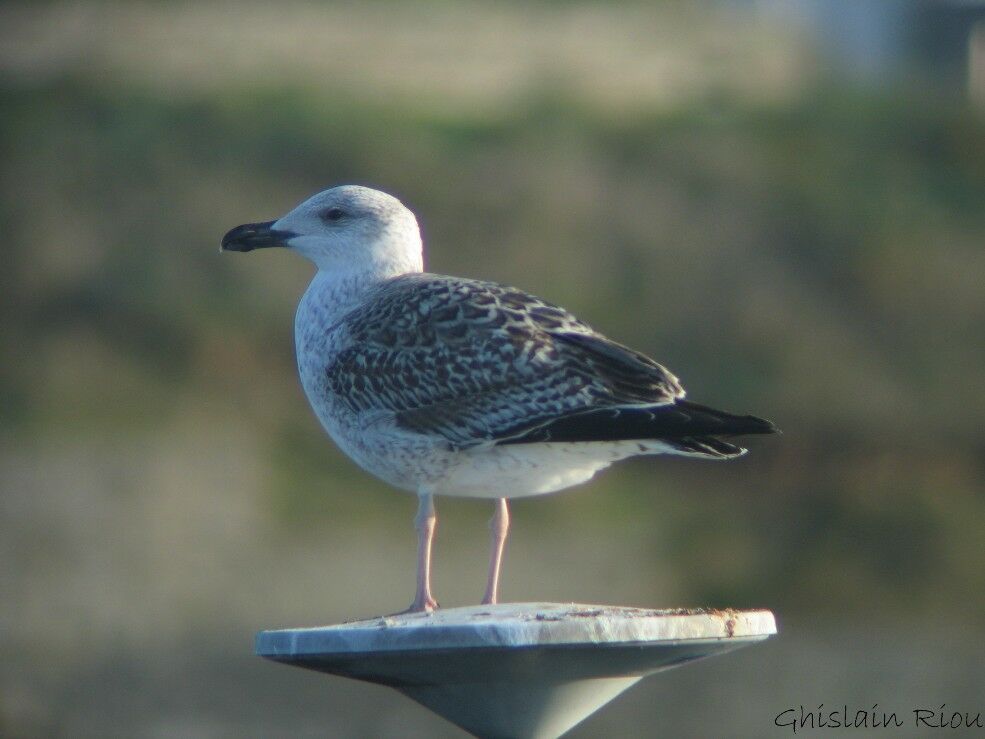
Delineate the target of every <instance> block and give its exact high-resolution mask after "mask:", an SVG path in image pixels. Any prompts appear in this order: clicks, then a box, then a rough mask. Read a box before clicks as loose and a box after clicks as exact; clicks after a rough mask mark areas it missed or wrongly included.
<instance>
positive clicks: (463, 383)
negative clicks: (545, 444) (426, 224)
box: [326, 274, 684, 448]
mask: <svg viewBox="0 0 985 739" xmlns="http://www.w3.org/2000/svg"><path fill="white" fill-rule="evenodd" d="M343 322H344V323H345V325H346V327H347V329H348V333H349V337H350V341H349V346H348V348H346V349H344V350H343V351H342V352H341V353H340V354H339V355H338V357H337V359H336V360H335V361H334V362H333V364H332V365H331V366H330V367H328V368H326V373H327V377H328V381H329V386H330V388H331V390H332V391H333V392H334V393H335V394H336V395H337V397H338V398H340V399H341V400H342V402H343V403H345V404H346V405H347V406H348V407H349V408H350V410H352V411H354V412H357V413H359V412H367V411H380V410H385V411H391V412H393V413H394V414H395V417H396V421H397V423H398V424H399V425H400V426H402V427H403V428H405V429H407V430H409V431H415V432H418V433H422V434H428V435H437V436H440V437H442V438H443V439H445V440H447V441H448V442H449V443H450V444H452V445H454V446H456V447H460V448H464V447H468V446H474V445H477V444H484V443H490V442H497V441H504V440H507V439H510V438H514V437H517V436H519V435H522V434H524V433H526V432H528V431H530V430H531V429H534V428H537V427H538V426H540V425H543V424H545V423H548V422H550V421H551V420H553V419H557V418H559V417H563V416H566V415H568V414H573V413H580V412H585V411H588V410H592V409H604V408H614V407H625V406H633V405H644V406H655V405H662V404H667V403H670V402H673V400H674V399H676V398H679V397H682V396H683V394H684V391H683V389H682V388H681V386H680V384H679V383H678V381H677V379H676V378H675V377H674V376H673V375H672V374H671V373H670V372H668V371H667V370H666V369H664V368H663V367H661V366H660V365H659V364H657V363H656V362H654V361H653V360H651V359H649V358H648V357H645V356H644V355H642V354H639V353H638V352H635V351H633V350H631V349H628V348H626V347H624V346H621V345H619V344H616V343H614V342H611V341H609V340H608V339H606V338H605V337H604V336H602V335H601V334H598V333H597V332H595V331H594V330H593V329H591V328H590V327H589V326H587V325H586V324H584V323H582V322H581V321H579V320H578V319H577V318H575V317H574V316H572V315H571V314H570V313H568V312H567V311H565V310H564V309H563V308H559V307H558V306H555V305H551V304H550V303H546V302H545V301H542V300H540V299H539V298H536V297H534V296H532V295H528V294H527V293H524V292H522V291H520V290H517V289H515V288H510V287H505V286H503V285H498V284H495V283H489V282H478V281H473V280H465V279H459V278H452V277H443V276H438V275H427V274H424V275H408V276H404V277H400V278H396V279H395V280H392V281H391V282H390V283H388V284H387V285H386V286H384V287H382V288H381V289H380V291H379V292H378V293H377V294H376V295H374V296H373V298H372V299H371V300H368V301H367V302H366V304H365V306H364V307H363V308H360V309H358V310H356V311H355V312H353V313H351V314H350V315H348V316H347V317H346V318H345V319H344V321H343Z"/></svg>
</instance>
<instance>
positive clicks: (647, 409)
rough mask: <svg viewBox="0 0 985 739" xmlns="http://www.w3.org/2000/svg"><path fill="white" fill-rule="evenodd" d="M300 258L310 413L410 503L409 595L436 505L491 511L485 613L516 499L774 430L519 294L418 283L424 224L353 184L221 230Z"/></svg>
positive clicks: (449, 281) (249, 245)
mask: <svg viewBox="0 0 985 739" xmlns="http://www.w3.org/2000/svg"><path fill="white" fill-rule="evenodd" d="M270 246H282V247H287V248H290V249H292V250H294V251H296V252H299V253H300V254H301V255H303V256H305V257H307V258H308V259H310V260H311V261H312V262H314V264H315V266H316V267H317V269H318V271H317V273H316V274H315V276H314V279H313V280H312V281H311V284H310V285H309V286H308V289H307V290H306V291H305V293H304V296H303V297H302V298H301V303H300V305H299V306H298V311H297V316H296V318H295V324H294V336H295V342H296V344H297V359H298V370H299V373H300V375H301V384H302V385H303V387H304V391H305V394H306V395H307V397H308V400H309V402H310V403H311V407H312V409H313V410H314V412H315V414H316V415H317V416H318V419H319V420H320V421H321V423H322V425H323V426H324V427H325V429H326V431H328V433H329V435H330V436H331V437H332V439H334V440H335V443H336V444H338V446H339V447H340V448H341V449H342V450H343V451H344V452H345V453H346V454H348V455H349V456H350V457H351V458H352V459H353V460H355V462H356V463H357V464H359V466H361V467H362V468H363V469H365V470H366V471H367V472H370V473H371V474H374V475H376V476H378V477H380V478H382V479H383V480H385V481H387V482H389V483H390V484H392V485H394V486H396V487H398V488H403V489H405V490H409V491H412V492H414V493H417V495H418V498H419V503H418V511H417V517H416V519H415V525H416V528H417V531H418V567H417V571H418V574H417V592H416V596H415V598H414V602H413V604H412V605H411V607H410V609H409V610H411V611H422V610H423V611H430V610H433V609H435V608H437V607H438V603H437V601H435V599H434V597H433V596H432V594H431V581H430V569H431V542H432V540H433V537H434V528H435V521H436V517H435V510H434V496H435V495H458V496H465V497H473V498H492V499H495V512H494V515H493V518H492V521H491V529H492V553H491V556H490V561H489V573H488V578H487V582H486V591H485V595H484V597H483V599H482V602H483V603H495V602H496V595H497V589H498V583H499V570H500V564H501V562H502V556H503V546H504V544H505V541H506V532H507V529H508V527H509V512H508V509H507V504H506V501H507V499H508V498H516V497H523V496H530V495H541V494H543V493H552V492H555V491H557V490H561V489H563V488H567V487H570V486H571V485H576V484H578V483H581V482H585V481H586V480H588V479H589V478H591V477H592V476H593V475H594V474H595V473H596V472H598V471H599V470H601V469H604V468H605V467H608V466H609V465H610V464H612V463H613V462H615V461H618V460H620V459H625V458H626V457H632V456H635V455H639V454H679V455H684V456H689V457H700V458H703V459H732V458H734V457H738V456H740V455H742V454H744V453H745V450H744V449H742V448H741V447H738V446H735V445H733V444H731V443H730V442H728V441H725V440H723V438H722V437H730V436H736V435H740V434H766V433H772V432H774V431H775V430H776V428H775V427H774V426H773V424H772V423H770V422H769V421H765V420H763V419H761V418H756V417H755V416H735V415H732V414H730V413H724V412H722V411H717V410H714V409H712V408H707V407H705V406H701V405H698V404H696V403H691V402H690V401H687V400H685V399H684V388H683V387H681V384H680V382H678V380H677V378H676V377H675V376H674V375H673V374H671V373H670V372H669V371H668V370H667V369H666V368H664V367H663V366H661V365H659V364H657V363H656V362H654V361H653V360H652V359H650V358H649V357H647V356H645V355H643V354H640V353H639V352H636V351H633V350H632V349H629V348H627V347H625V346H622V345H621V344H617V343H616V342H614V341H611V340H609V339H607V338H606V337H605V336H603V335H602V334H600V333H599V332H597V331H595V330H594V329H592V328H591V327H590V326H588V325H587V324H585V323H583V322H581V321H580V320H578V319H577V318H575V317H574V316H573V315H571V313H569V312H568V311H566V310H564V309H563V308H560V307H558V306H556V305H552V304H551V303H548V302H546V301H543V300H541V299H540V298H536V297H534V296H532V295H529V294H527V293H525V292H523V291H521V290H517V289H516V288H512V287H505V286H503V285H499V284H496V283H493V282H482V281H479V280H469V279H464V278H460V277H448V276H445V275H436V274H428V273H425V272H424V271H423V269H424V264H423V247H422V244H421V236H420V231H419V229H418V226H417V220H416V219H415V217H414V214H413V213H411V212H410V211H409V210H408V209H407V208H405V207H404V206H403V204H401V203H400V201H399V200H397V199H396V198H394V197H392V196H390V195H387V194H386V193H382V192H379V191H377V190H371V189H369V188H366V187H359V186H354V185H346V186H342V187H336V188H333V189H330V190H326V191H324V192H321V193H318V194H317V195H315V196H313V197H311V198H309V199H308V200H306V201H305V202H303V203H301V204H300V205H299V206H298V207H297V208H295V209H294V210H292V211H291V212H290V213H288V214H287V215H285V216H284V217H283V218H280V219H279V220H276V221H269V222H265V223H249V224H246V225H243V226H238V227H237V228H234V229H232V230H231V231H229V232H228V233H227V234H226V235H225V236H224V237H223V239H222V248H223V249H224V250H230V251H252V250H253V249H259V248H263V247H270Z"/></svg>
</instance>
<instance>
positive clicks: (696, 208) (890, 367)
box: [0, 79, 985, 614]
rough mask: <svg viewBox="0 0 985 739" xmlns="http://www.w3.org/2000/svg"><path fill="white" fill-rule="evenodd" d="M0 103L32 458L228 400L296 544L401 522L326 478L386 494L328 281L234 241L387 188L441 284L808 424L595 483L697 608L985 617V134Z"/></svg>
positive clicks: (849, 109) (822, 119) (841, 110)
mask: <svg viewBox="0 0 985 739" xmlns="http://www.w3.org/2000/svg"><path fill="white" fill-rule="evenodd" d="M0 95H2V97H0V109H2V110H3V111H4V114H3V117H2V119H0V121H2V122H0V126H2V129H0V130H2V136H0V142H2V147H3V151H2V156H3V159H4V160H5V162H6V166H5V168H4V174H3V180H2V186H3V205H2V208H3V211H2V220H3V223H4V224H5V229H4V230H5V237H4V246H3V254H4V260H3V261H4V268H3V270H0V281H2V289H0V301H2V310H0V322H2V324H0V331H2V334H3V337H4V340H3V344H2V352H3V356H2V361H0V373H2V374H0V399H2V406H3V409H4V412H3V415H2V424H3V427H4V433H5V434H6V435H7V436H8V438H14V437H16V438H42V437H46V436H50V435H55V436H58V435H73V434H78V433H82V432H84V433H86V434H98V435H105V436H108V437H110V438H114V437H116V436H119V435H127V434H130V433H132V432H133V430H134V429H138V428H139V429H141V430H142V432H148V431H153V430H154V429H155V428H159V427H161V425H162V424H163V423H164V421H165V420H166V419H167V418H168V414H169V412H170V411H171V409H173V408H175V407H176V406H178V405H180V404H181V402H180V400H178V399H180V398H186V399H203V400H202V402H203V403H205V406H204V410H203V411H202V412H203V418H204V419H205V420H204V421H203V422H208V403H214V404H216V406H217V407H222V408H227V407H237V409H238V411H237V412H238V413H241V414H242V422H243V423H246V424H249V425H252V426H254V427H255V429H256V430H257V432H258V433H259V434H260V435H261V438H262V443H261V448H262V450H263V453H264V455H265V457H264V459H265V462H264V467H265V468H266V469H267V472H266V473H265V474H266V475H267V477H266V478H265V479H266V480H267V482H266V483H265V488H266V490H267V493H266V494H267V496H268V498H267V501H268V503H267V505H268V506H269V512H270V513H271V514H272V515H273V516H274V519H275V520H280V521H281V522H282V525H284V526H287V527H288V528H290V529H292V530H293V529H294V528H295V526H294V524H292V523H291V522H292V521H294V522H304V523H305V525H310V524H311V523H312V521H317V520H318V519H319V518H322V517H324V518H325V519H326V520H327V519H328V518H332V519H335V520H350V519H352V518H353V517H365V518H366V519H372V518H373V517H374V516H376V515H379V514H380V512H379V511H378V510H376V503H377V501H375V500H374V501H372V504H366V505H363V504H361V503H359V502H358V501H359V500H360V497H359V496H354V495H349V496H332V495H330V494H326V493H325V492H324V491H325V489H326V488H345V489H352V488H354V487H355V488H360V487H361V488H374V487H380V486H379V484H378V483H375V482H374V481H372V480H369V479H368V478H366V477H365V476H364V475H362V473H360V472H358V471H357V470H356V469H355V468H354V467H353V466H352V465H351V463H349V462H348V461H345V460H343V459H342V458H341V457H340V456H339V455H338V454H337V453H336V452H334V450H332V449H331V448H330V445H329V443H328V441H327V440H326V439H324V438H323V437H322V432H321V431H320V430H319V429H318V428H317V427H316V425H315V424H314V422H313V421H312V422H309V419H307V418H306V417H304V418H301V417H300V416H301V415H302V414H307V410H306V408H305V407H304V404H303V402H302V401H301V399H300V397H299V396H300V394H299V393H298V392H297V388H296V385H297V383H296V379H295V372H294V368H293V350H292V344H291V314H292V310H293V307H294V305H295V302H296V299H297V297H298V295H299V294H300V291H301V290H302V288H303V285H304V280H305V278H306V275H307V268H306V266H304V265H302V264H299V263H297V262H294V261H292V259H291V258H290V257H288V255H285V254H276V255H267V254H264V255H252V256H250V257H248V258H240V257H237V256H229V255H224V256H222V257H221V258H220V256H219V255H218V254H217V248H216V245H217V243H218V239H219V236H220V235H221V233H222V232H223V230H224V229H225V228H227V227H229V226H232V225H235V224H237V223H240V222H243V221H247V220H259V219H262V218H270V217H274V216H276V215H277V214H279V213H281V212H283V211H285V210H287V209H288V208H290V207H291V206H292V205H293V204H294V203H295V202H297V201H298V200H300V199H301V198H303V197H305V196H306V195H308V194H309V193H311V192H313V191H316V190H318V189H321V188H323V187H325V186H328V185H331V184H335V183H341V182H362V183H366V184H370V185H375V186H379V187H382V188H384V189H386V190H389V191H391V192H394V193H396V194H397V195H399V196H400V197H401V198H402V199H403V200H404V201H405V202H406V203H407V204H408V205H409V206H410V207H412V208H413V209H414V210H415V211H416V212H417V213H418V214H419V216H420V218H421V221H422V226H423V230H424V233H425V238H426V241H427V243H428V244H429V258H430V263H431V264H432V265H433V269H435V270H436V271H443V272H451V273H460V274H468V275H473V276H483V277H489V278H494V279H498V280H501V281H506V282H510V283H514V284H519V285H521V286H522V287H524V288H527V289H529V290H531V291H534V292H536V293H539V294H541V295H543V296H545V297H547V298H549V299H552V300H554V301H557V302H560V303H562V304H565V305H567V306H569V307H571V308H572V309H574V310H576V312H577V313H579V314H580V315H582V316H584V317H586V318H587V319H589V320H590V321H591V322H592V323H594V324H595V325H596V326H598V327H599V328H601V329H602V330H604V331H606V332H607V333H608V334H610V335H611V336H613V337H614V338H617V339H619V340H621V341H624V342H626V343H629V344H632V345H634V346H637V347H639V348H641V349H643V350H645V351H647V352H649V353H651V354H653V355H654V356H656V357H657V358H658V359H660V360H661V361H663V362H665V363H666V364H668V365H669V366H670V367H671V368H672V369H673V370H675V371H676V372H677V373H678V374H680V375H681V376H682V378H683V379H684V381H685V383H686V384H687V386H688V388H689V390H690V394H691V397H693V398H696V399H698V400H704V401H707V402H710V403H713V404H718V405H722V406H725V407H729V408H734V409H736V410H748V411H754V412H757V413H760V414H762V415H765V416H767V417H770V418H773V419H775V420H776V421H777V422H778V423H779V425H780V426H781V427H782V428H783V429H784V431H785V432H786V433H785V435H784V436H783V437H780V438H777V439H769V440H765V441H763V442H761V443H759V442H754V446H755V449H754V452H753V454H752V455H751V456H750V457H749V458H748V459H747V460H745V461H743V462H740V463H736V464H733V465H722V466H716V465H700V464H695V463H688V462H681V461H675V460H655V461H641V462H638V463H636V464H635V465H628V466H627V467H626V469H619V470H614V471H612V472H610V473H608V474H607V475H605V476H603V478H602V479H601V480H600V481H598V482H596V483H593V486H594V488H595V490H594V493H593V500H594V501H595V502H594V503H588V504H585V505H587V507H585V506H583V508H582V509H583V510H584V511H585V512H586V514H589V513H590V514H592V515H598V516H599V517H600V520H601V523H600V524H599V525H600V526H607V527H610V528H612V529H613V530H618V528H619V527H620V526H622V525H624V523H625V522H626V521H628V520H630V519H634V520H639V521H648V520H650V519H656V518H658V517H663V518H664V520H665V521H666V522H665V523H663V524H661V530H662V531H665V532H667V534H668V539H666V540H662V541H659V542H656V543H655V544H654V549H653V551H652V552H651V554H652V556H653V558H654V559H655V560H660V561H661V562H662V563H664V564H668V565H670V566H672V567H674V568H679V569H680V570H682V571H686V572H687V577H686V578H685V580H684V584H683V585H682V591H681V593H680V598H681V600H682V602H688V603H690V602H701V603H705V602H707V603H722V602H728V603H729V604H734V605H755V604H764V603H768V604H770V605H774V606H776V607H778V608H781V609H784V610H792V609H806V608H822V609H823V608H825V607H830V608H832V609H838V610H840V611H844V610H845V609H861V610H864V609H869V608H875V607H876V606H877V605H878V607H879V608H886V607H889V606H890V605H893V604H895V605H897V606H900V607H905V608H906V609H907V610H908V611H909V612H911V613H913V614H919V613H923V612H927V611H936V610H939V609H945V608H947V607H948V602H949V601H951V600H953V599H956V598H961V599H962V600H963V601H965V602H966V603H969V604H970V603H974V604H975V605H976V608H977V609H978V610H979V611H980V610H981V609H983V608H985V578H983V577H982V574H981V573H982V570H983V567H985V554H983V552H985V550H983V549H982V548H981V546H980V533H981V523H980V522H981V521H982V520H983V517H985V493H983V485H982V482H983V480H985V456H983V454H982V452H983V443H982V440H981V438H980V426H981V419H982V417H983V416H985V392H983V388H982V380H981V377H982V374H981V367H982V366H983V364H985V341H982V333H981V332H982V325H983V323H985V289H983V285H985V249H983V248H982V247H983V235H985V207H983V204H985V126H983V123H982V119H981V117H976V116H975V115H973V114H972V113H970V112H968V111H967V110H965V109H963V108H960V107H958V106H956V105H955V106H951V105H947V104H940V105H935V106H932V107H931V106H927V105H926V104H925V102H924V101H921V100H910V99H905V98H892V99H889V98H887V99H879V98H873V97H864V96H862V95H860V94H853V93H847V92H844V91H838V90H834V89H832V90H826V91H819V92H818V91H816V92H814V93H813V94H811V95H804V96H802V97H800V98H798V99H795V100H792V101H789V102H787V103H784V104H775V105H770V106H757V105H749V104H742V103H740V102H738V101H735V100H725V99H714V98H712V99H711V100H705V101H700V102H696V103H693V104H690V105H688V106H682V107H679V108H673V109H656V108H655V109H653V110H651V111H650V112H646V111H645V110H644V111H641V112H638V113H637V114H634V115H632V116H619V117H615V118H614V117H611V116H606V115H602V114H600V113H598V112H595V111H593V110H592V109H590V108H588V107H586V106H584V105H580V104H578V103H576V102H575V101H573V100H571V101H569V100H566V99H564V97H563V96H562V97H558V96H557V95H551V94H546V95H544V96H543V97H542V98H537V99H530V100H528V101H527V104H525V105H523V106H518V107H517V108H516V109H515V110H512V111H505V112H503V113H502V115H501V116H499V117H497V118H494V119H491V118H490V117H488V116H485V115H484V116H476V117H469V116H468V115H467V114H461V113H460V114H450V113H444V114H434V113H432V112H429V111H428V110H427V109H426V108H420V109H419V108H416V107H414V106H412V105H409V104H406V103H404V104H400V105H385V104H378V103H377V104H373V103H367V102H365V101H359V100H356V99H353V98H351V97H347V95H346V93H345V92H343V91H339V93H338V94H333V93H332V92H331V91H330V90H325V91H323V94H321V95H319V96H312V95H310V94H306V93H302V92H300V91H297V92H292V91H291V90H289V89H288V90H282V89H281V90H274V89H272V88H271V89H269V90H266V91H263V90H260V91H257V90H251V91H250V92H249V94H247V93H246V92H242V91H232V92H230V93H229V94H225V95H214V94H210V95H208V96H206V95H201V96H194V95H192V96H186V97H182V98H179V99H168V98H165V97H162V96H160V95H154V94H151V93H149V92H147V91H145V90H141V89H127V88H121V87H109V86H104V85H98V84H95V83H93V82H90V81H82V80H78V79H63V80H61V81H58V82H52V83H50V84H46V85H43V86H39V87H33V88H24V87H18V86H16V85H12V84H7V85H5V86H4V87H3V89H2V93H0ZM207 398H208V399H210V400H205V399H207ZM345 501H349V502H348V503H346V502H345ZM520 505H521V506H524V507H526V508H527V509H528V510H529V512H530V513H529V515H531V516H543V517H544V518H545V519H547V518H550V517H553V516H554V515H555V508H554V507H555V506H564V505H565V503H564V501H562V500H559V499H550V500H545V501H531V502H528V503H523V504H520ZM402 513H403V511H402ZM607 521H608V523H606V522H607ZM607 535H608V534H607ZM942 573H946V576H942ZM531 595H536V594H531ZM969 613H970V611H969Z"/></svg>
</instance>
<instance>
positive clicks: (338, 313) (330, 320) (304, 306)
mask: <svg viewBox="0 0 985 739" xmlns="http://www.w3.org/2000/svg"><path fill="white" fill-rule="evenodd" d="M421 271H423V270H422V265H421V264H420V263H417V264H401V263H390V264H380V265H373V267H372V268H370V269H367V268H366V267H365V266H363V267H362V268H361V269H345V268H342V269H340V268H338V267H337V266H334V267H323V268H319V269H318V271H317V272H316V273H315V276H314V277H313V278H312V280H311V284H310V285H308V289H307V290H305V293H304V296H303V297H302V298H301V303H300V305H299V306H298V320H301V319H302V318H303V317H308V318H310V317H314V316H313V314H317V317H318V319H319V320H318V322H319V323H321V324H322V325H323V326H330V325H332V324H334V323H335V322H337V321H338V320H339V319H341V318H342V317H343V316H344V315H345V314H346V313H348V312H349V311H351V310H353V309H354V308H356V307H358V306H359V305H360V304H361V303H362V302H363V301H364V300H365V299H366V297H367V295H368V294H369V293H370V292H372V291H373V289H374V288H376V287H379V286H380V285H382V284H383V283H384V282H387V281H388V280H392V279H393V278H394V277H399V276H401V275H405V274H414V273H419V272H421Z"/></svg>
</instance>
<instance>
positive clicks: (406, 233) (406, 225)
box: [222, 185, 423, 276]
mask: <svg viewBox="0 0 985 739" xmlns="http://www.w3.org/2000/svg"><path fill="white" fill-rule="evenodd" d="M269 246H284V247H287V248H289V249H291V250H293V251H296V252H298V253H299V254H301V255H302V256H305V257H307V258H308V259H310V260H311V261H312V262H314V263H315V265H316V266H317V267H318V268H319V269H321V270H329V271H338V272H372V273H379V274H381V276H389V275H397V274H404V273H406V272H420V271H421V270H422V269H423V257H422V254H421V233H420V230H419V229H418V226H417V219H416V218H414V214H413V213H411V212H410V211H409V210H408V209H407V208H405V207H404V205H403V203H401V202H400V201H399V200H397V199H396V198H395V197H393V196H392V195H387V194H386V193H385V192H380V191H379V190H373V189H370V188H368V187H360V186H358V185H343V186H341V187H333V188H332V189H330V190H325V191H323V192H320V193H318V194H317V195H313V196H311V197H310V198H308V199H307V200H305V201H304V202H303V203H301V205H299V206H298V207H296V208H295V209H294V210H292V211H291V212H290V213H288V214H287V215H285V216H283V217H282V218H279V219H277V220H276V221H266V222H264V223H247V224H244V225H242V226H237V227H236V228H234V229H232V230H231V231H230V232H229V233H227V234H226V235H225V236H223V237H222V249H223V251H253V250H254V249H261V248H264V247H269Z"/></svg>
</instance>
